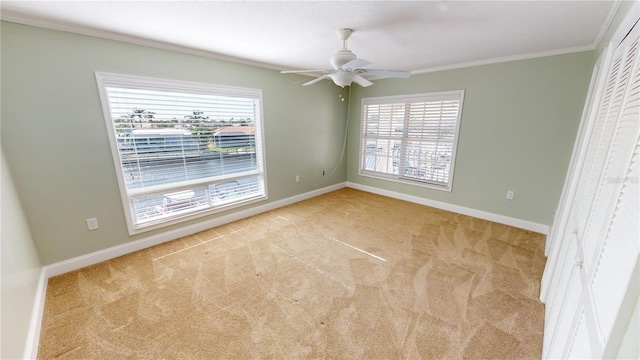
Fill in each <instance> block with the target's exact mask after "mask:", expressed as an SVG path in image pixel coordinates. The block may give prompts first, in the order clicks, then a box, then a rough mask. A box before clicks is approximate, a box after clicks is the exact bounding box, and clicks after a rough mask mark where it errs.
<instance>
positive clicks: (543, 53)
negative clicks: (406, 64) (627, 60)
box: [411, 45, 596, 74]
mask: <svg viewBox="0 0 640 360" xmlns="http://www.w3.org/2000/svg"><path fill="white" fill-rule="evenodd" d="M595 49H596V48H595V47H594V46H593V45H582V46H576V47H571V48H566V49H558V50H549V51H540V52H535V53H528V54H522V55H514V56H504V57H499V58H493V59H486V60H477V61H469V62H465V63H459V64H451V65H443V66H436V67H432V68H426V69H422V70H416V71H412V72H411V74H425V73H430V72H436V71H445V70H454V69H461V68H469V67H473V66H480V65H491V64H498V63H504V62H509V61H518V60H528V59H535V58H541V57H547V56H555V55H564V54H571V53H576V52H582V51H593V50H595Z"/></svg>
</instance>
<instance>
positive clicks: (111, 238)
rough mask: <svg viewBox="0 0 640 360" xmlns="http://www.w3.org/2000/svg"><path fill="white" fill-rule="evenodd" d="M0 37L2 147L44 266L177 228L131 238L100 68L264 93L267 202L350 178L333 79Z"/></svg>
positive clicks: (42, 32) (8, 34)
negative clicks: (93, 225)
mask: <svg viewBox="0 0 640 360" xmlns="http://www.w3.org/2000/svg"><path fill="white" fill-rule="evenodd" d="M1 36H2V53H1V61H2V70H1V71H2V110H1V112H2V113H1V115H2V146H3V148H4V150H5V155H6V157H7V159H8V161H9V163H10V164H11V171H12V174H13V177H14V181H15V184H16V188H17V191H18V194H19V196H20V200H21V202H22V206H23V208H24V211H25V214H26V217H27V219H28V222H29V227H30V229H31V233H32V236H33V238H34V241H35V244H36V247H37V249H38V252H39V254H40V258H41V260H42V262H43V263H44V264H45V265H47V264H51V263H55V262H59V261H62V260H66V259H70V258H74V257H77V256H80V255H84V254H88V253H91V252H95V251H98V250H102V249H106V248H110V247H113V246H116V245H120V244H124V243H127V242H130V241H133V240H137V239H141V238H144V237H148V236H150V235H153V234H156V233H159V232H161V231H166V230H168V229H174V228H176V227H178V226H173V227H168V228H163V229H159V230H155V231H150V232H146V233H143V234H139V235H136V236H132V237H130V236H129V235H128V233H127V227H126V223H125V217H124V210H123V208H122V203H121V201H120V195H119V190H118V184H117V180H116V176H115V169H114V165H113V160H112V157H111V150H110V147H109V143H108V138H107V131H106V126H105V121H104V117H103V115H102V108H101V105H100V99H99V95H98V89H97V86H96V79H95V72H96V71H101V72H112V73H119V74H130V75H139V76H149V77H158V78H166V79H177V80H184V81H195V82H206V83H212V84H221V85H230V86H239V87H250V88H259V89H262V90H263V100H264V102H263V109H264V112H263V114H264V125H265V130H264V131H265V140H266V141H265V142H266V145H265V147H266V160H267V165H266V168H267V176H268V183H267V185H268V194H269V199H268V200H267V201H266V202H272V201H276V200H281V199H285V198H288V197H291V196H295V195H298V194H302V193H306V192H309V191H311V190H314V189H318V188H322V187H325V186H328V185H331V184H335V183H340V182H344V180H345V178H346V173H345V172H346V169H345V166H346V160H343V161H342V163H340V164H338V161H339V159H340V154H341V152H342V139H343V138H344V131H345V121H346V109H347V102H341V101H340V99H339V97H338V95H339V93H340V89H339V88H337V87H335V86H332V84H331V83H330V82H328V81H326V82H322V83H320V84H317V85H316V86H311V87H302V86H300V83H301V81H302V80H308V78H306V77H301V76H299V75H282V74H280V73H279V72H278V71H275V70H267V69H262V68H257V67H252V66H246V65H240V64H234V63H229V62H224V61H218V60H214V59H210V58H204V57H199V56H194V55H188V54H184V53H178V52H172V51H167V50H161V49H156V48H150V47H145V46H139V45H133V44H128V43H123V42H117V41H112V40H106V39H101V38H95V37H90V36H83V35H77V34H72V33H66V32H61V31H54V30H47V29H41V28H37V27H32V26H25V25H19V24H14V23H9V22H2V28H1ZM336 167H337V168H336ZM334 168H336V171H335V172H334V173H333V175H332V176H329V174H331V170H333V169H334ZM323 170H326V174H327V175H326V176H324V177H323V176H322V171H323ZM295 175H300V178H301V181H300V183H295V181H294V178H295ZM266 202H263V203H258V204H254V205H250V206H257V205H260V204H264V203H266ZM223 214H225V213H221V214H217V215H211V216H209V217H204V218H200V219H197V220H192V221H191V222H189V223H187V224H192V223H196V222H198V221H203V220H207V219H211V218H214V217H216V216H220V215H223ZM91 217H97V218H98V221H99V223H100V229H99V230H97V231H91V232H89V231H88V230H87V227H86V223H85V219H87V218H91Z"/></svg>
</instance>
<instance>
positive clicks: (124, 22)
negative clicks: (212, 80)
mask: <svg viewBox="0 0 640 360" xmlns="http://www.w3.org/2000/svg"><path fill="white" fill-rule="evenodd" d="M618 5H619V3H618V2H617V1H311V2H298V1H260V2H252V1H225V2H221V1H2V4H1V7H2V8H1V9H2V19H3V20H7V21H13V22H19V23H24V24H30V25H36V26H42V27H48V28H53V29H61V30H68V31H74V32H78V33H83V34H89V35H95V36H101V37H107V38H112V39H118V40H126V41H131V42H134V43H138V44H146V45H151V46H158V47H163V48H169V49H175V50H180V51H186V52H191V53H196V54H201V55H205V56H211V57H215V58H222V59H232V60H234V61H238V62H242V63H249V64H252V65H258V66H263V67H267V68H271V69H277V70H290V69H325V68H330V65H329V58H330V57H331V55H333V54H334V53H335V52H336V51H337V50H339V49H340V48H341V46H342V44H341V42H340V40H339V39H338V37H337V35H336V32H335V31H336V30H337V29H339V28H344V27H348V28H352V29H353V30H354V33H353V35H352V36H351V38H350V39H349V42H348V47H349V48H350V49H351V50H352V51H353V52H354V53H355V54H356V55H357V56H358V58H361V59H366V60H368V61H370V62H372V63H373V65H372V66H371V67H372V68H376V69H393V70H407V71H412V72H414V73H420V72H426V71H433V70H437V69H443V68H452V67H460V66H466V65H474V64H482V63H491V62H499V61H506V60H514V59H522V58H528V57H536V56H544V55H552V54H561V53H568V52H574V51H581V50H591V49H593V48H594V47H595V46H597V45H598V42H599V40H600V38H601V37H602V35H603V33H604V31H605V30H606V28H607V26H608V24H609V22H610V21H611V19H612V17H613V15H614V14H615V10H616V9H617V7H618Z"/></svg>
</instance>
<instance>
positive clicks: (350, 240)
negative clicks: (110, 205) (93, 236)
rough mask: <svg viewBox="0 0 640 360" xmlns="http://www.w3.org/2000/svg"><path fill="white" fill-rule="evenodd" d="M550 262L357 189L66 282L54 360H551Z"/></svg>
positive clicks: (537, 243) (56, 320)
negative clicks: (544, 356) (544, 350)
mask: <svg viewBox="0 0 640 360" xmlns="http://www.w3.org/2000/svg"><path fill="white" fill-rule="evenodd" d="M543 249H544V236H543V235H541V234H536V233H532V232H528V231H524V230H520V229H516V228H512V227H509V226H505V225H500V224H496V223H491V222H488V221H484V220H478V219H474V218H471V217H468V216H463V215H458V214H454V213H450V212H446V211H442V210H437V209H433V208H429V207H424V206H420V205H415V204H411V203H407V202H403V201H398V200H394V199H390V198H386V197H382V196H378V195H373V194H369V193H365V192H361V191H357V190H353V189H342V190H339V191H335V192H332V193H329V194H326V195H322V196H319V197H316V198H314V199H311V200H307V201H303V202H300V203H297V204H294V205H291V206H287V207H285V208H282V209H278V210H274V211H271V212H268V213H264V214H262V215H258V216H254V217H252V218H249V219H245V220H241V221H238V222H235V223H232V224H228V225H225V226H221V227H218V228H214V229H211V230H207V231H204V232H202V233H199V234H196V235H193V236H188V237H185V238H182V239H179V240H176V241H172V242H169V243H165V244H162V245H158V246H155V247H152V248H149V249H146V250H142V251H139V252H136V253H133V254H129V255H126V256H123V257H120V258H117V259H114V260H110V261H107V262H105V263H101V264H98V265H94V266H91V267H88V268H84V269H81V270H78V271H74V272H71V273H67V274H64V275H61V276H58V277H54V278H52V279H50V280H49V285H48V289H47V295H46V303H45V310H44V320H43V324H42V333H41V336H40V345H39V352H38V356H39V358H41V359H52V358H58V357H59V358H65V359H67V358H69V359H71V358H75V359H119V358H122V359H124V358H138V359H224V358H229V359H247V358H271V359H302V358H331V359H352V358H358V359H419V358H425V359H426V358H447V359H456V358H471V359H479V358H492V359H493V358H504V359H515V358H537V359H539V358H540V356H541V346H542V327H543V318H544V314H543V312H544V309H543V305H542V303H540V302H539V300H538V292H539V283H540V278H541V276H542V271H543V268H544V264H545V258H544V256H543Z"/></svg>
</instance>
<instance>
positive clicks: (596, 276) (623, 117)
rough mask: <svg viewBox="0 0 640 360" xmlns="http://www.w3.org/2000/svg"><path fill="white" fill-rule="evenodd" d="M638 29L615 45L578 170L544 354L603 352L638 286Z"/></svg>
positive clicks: (575, 355)
mask: <svg viewBox="0 0 640 360" xmlns="http://www.w3.org/2000/svg"><path fill="white" fill-rule="evenodd" d="M639 34H640V30H639V29H638V25H636V27H635V28H634V29H633V30H632V32H631V33H630V34H629V35H628V36H627V38H626V39H625V40H624V41H623V42H622V44H620V45H619V46H618V48H617V49H616V50H615V52H614V56H613V61H612V63H611V68H610V71H609V75H608V78H607V81H606V85H605V91H604V93H603V95H602V99H601V101H600V104H599V108H598V110H597V116H596V119H595V123H594V126H593V131H592V133H591V138H590V139H589V143H588V144H589V145H588V149H587V151H586V153H585V159H584V163H583V166H582V168H581V169H576V171H578V173H579V176H580V177H579V181H578V183H577V188H576V192H575V196H574V198H573V201H572V203H571V204H570V210H569V214H568V218H567V227H566V230H565V233H564V234H563V236H562V238H561V241H562V246H561V248H560V254H559V257H558V265H557V266H556V269H555V271H554V274H553V278H552V281H551V286H550V288H551V289H550V291H549V296H548V300H549V301H548V302H547V308H546V323H545V343H544V347H543V357H549V358H559V357H561V358H585V357H586V358H599V357H602V356H603V354H604V352H605V348H606V347H607V344H608V342H609V340H610V335H611V332H612V330H613V327H614V324H615V323H616V321H617V320H618V309H619V308H620V306H621V304H622V301H623V299H624V297H625V296H626V294H627V291H628V290H629V286H633V287H635V288H636V291H637V284H634V283H632V282H631V276H632V274H633V271H634V268H635V266H636V263H637V261H638V254H639V253H640V245H639V240H638V239H639V235H640V234H639V233H638V227H639V225H638V216H639V214H638V177H637V176H638V175H637V174H638V169H637V168H638V161H637V151H638V141H639V140H638V134H639V128H640V61H639V59H640V55H639V49H638V48H639V46H640V45H639V42H638V37H639ZM634 154H635V155H634ZM632 156H633V159H632ZM634 174H635V175H634ZM631 290H633V289H631ZM614 355H615V354H614Z"/></svg>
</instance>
